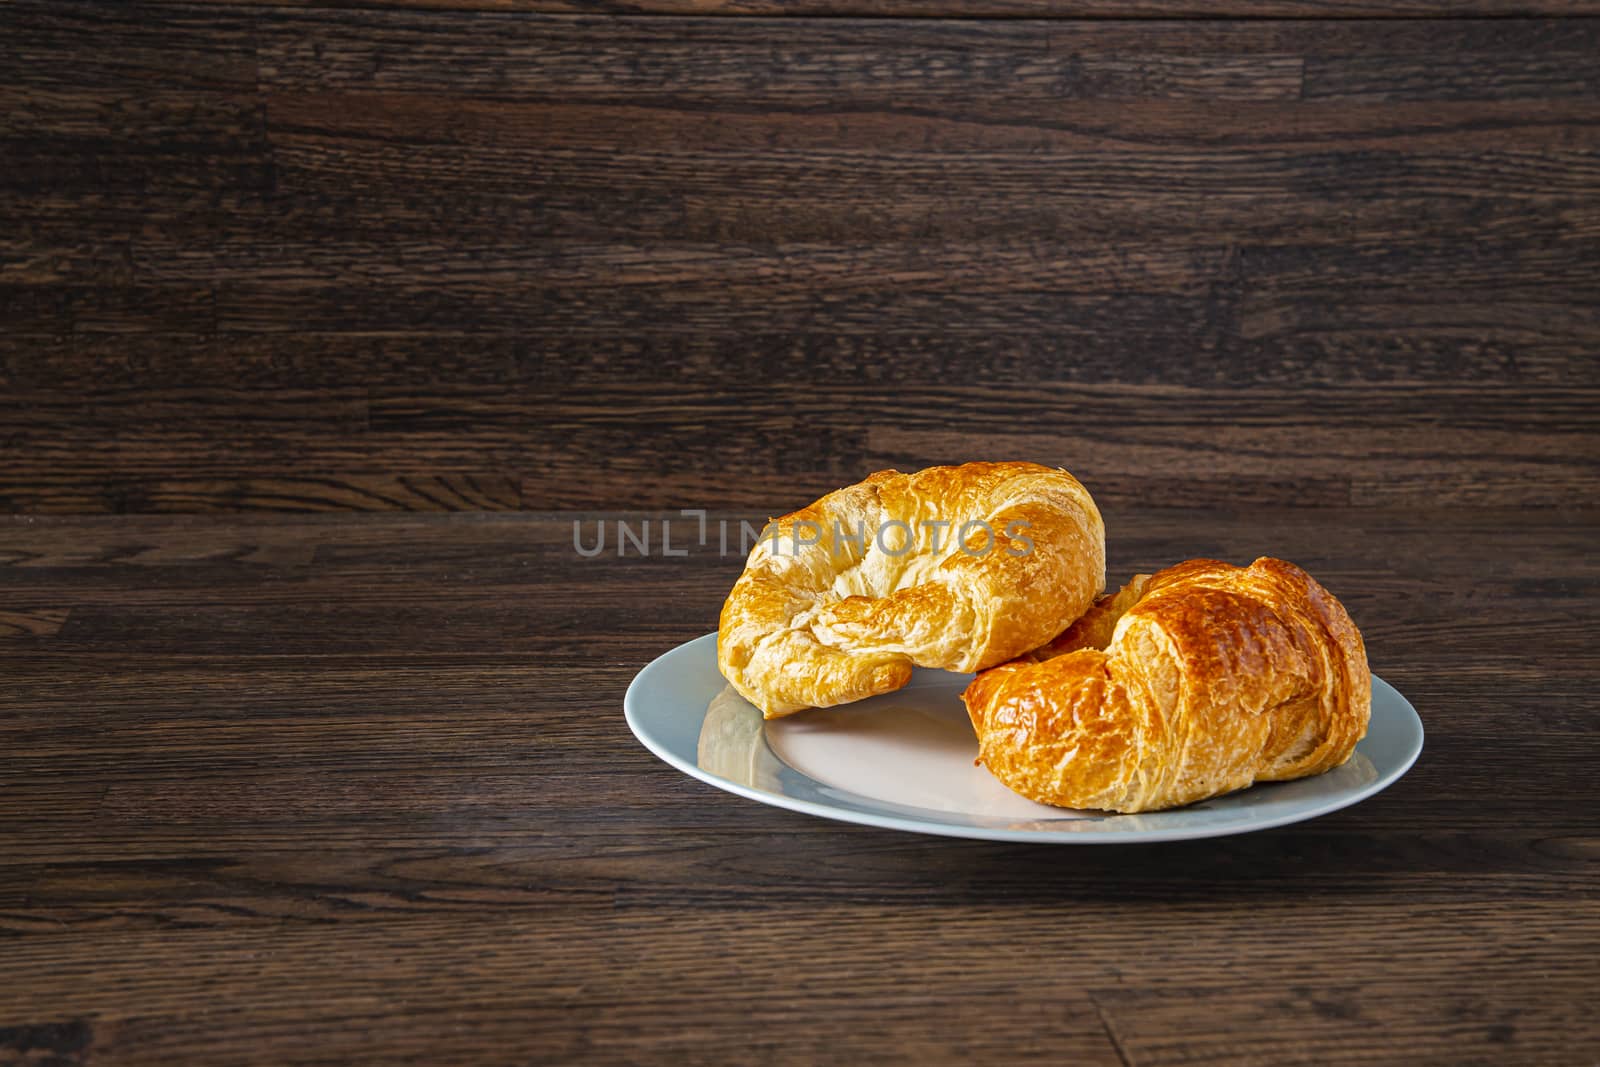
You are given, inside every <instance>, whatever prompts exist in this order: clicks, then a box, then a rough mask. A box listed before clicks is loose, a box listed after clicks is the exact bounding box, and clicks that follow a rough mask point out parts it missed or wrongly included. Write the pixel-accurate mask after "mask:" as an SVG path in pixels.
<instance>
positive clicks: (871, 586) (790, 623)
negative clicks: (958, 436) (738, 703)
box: [717, 463, 1105, 719]
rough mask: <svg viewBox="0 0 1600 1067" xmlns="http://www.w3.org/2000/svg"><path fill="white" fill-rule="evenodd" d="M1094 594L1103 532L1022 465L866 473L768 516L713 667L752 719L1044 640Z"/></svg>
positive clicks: (1071, 491) (1044, 477)
mask: <svg viewBox="0 0 1600 1067" xmlns="http://www.w3.org/2000/svg"><path fill="white" fill-rule="evenodd" d="M1104 588H1105V526H1104V524H1103V523H1102V521H1101V518H1100V512H1099V509H1097V508H1096V507H1095V504H1094V500H1093V499H1092V498H1091V497H1090V496H1089V492H1088V490H1086V489H1084V487H1083V486H1082V485H1080V484H1079V483H1078V481H1077V479H1075V478H1074V477H1072V475H1070V474H1068V473H1067V472H1065V471H1061V470H1055V469H1052V468H1049V467H1042V466H1039V465H1038V464H1034V463H967V464H963V465H961V466H958V467H930V468H928V469H927V470H924V471H920V472H918V473H916V474H901V473H900V472H899V471H892V470H888V471H879V472H878V473H876V474H873V475H871V476H870V477H868V478H867V479H866V480H865V481H862V482H858V483H857V484H855V485H851V486H847V487H845V488H843V489H840V490H837V491H836V492H832V493H829V494H828V495H827V496H825V497H823V498H822V499H821V500H818V501H817V502H816V503H814V504H812V505H810V506H809V507H806V508H803V509H801V510H800V511H796V512H794V513H793V514H790V515H785V516H784V517H783V518H781V519H778V520H776V521H775V522H774V523H772V524H770V525H769V526H768V528H767V530H766V532H764V533H763V535H762V537H761V539H760V540H759V541H758V542H757V543H756V546H755V548H754V549H752V550H751V552H750V556H749V559H748V561H747V562H746V564H745V569H744V573H743V574H741V575H740V576H739V580H738V581H737V582H736V583H735V584H734V587H733V591H732V592H731V593H729V594H728V599H727V602H726V603H725V604H724V605H723V608H722V617H721V619H720V621H719V623H718V627H717V666H718V667H719V668H720V669H721V671H722V674H723V676H724V677H725V678H727V679H728V681H729V682H730V683H732V684H733V687H734V688H735V689H737V690H738V691H739V693H740V695H742V696H743V697H744V698H745V699H747V700H749V701H750V702H751V703H752V704H755V705H756V706H757V707H759V708H760V709H761V710H762V712H763V713H764V714H765V715H766V717H767V718H769V719H770V718H775V717H777V716H780V715H787V714H789V713H790V712H794V711H799V710H800V709H802V708H808V707H830V706H832V705H835V704H843V703H846V702H848V701H852V700H861V699H863V698H865V697H869V696H874V695H876V694H879V693H887V692H890V691H891V690H895V689H899V688H900V687H901V686H903V685H905V684H906V682H907V681H909V680H910V678H911V668H912V666H913V665H917V666H922V667H939V668H943V669H945V670H951V671H976V670H981V669H982V668H984V667H991V666H993V665H995V664H997V663H1002V662H1004V661H1006V660H1008V659H1011V658H1012V657H1013V656H1017V655H1020V654H1021V653H1023V652H1026V651H1027V650H1028V649H1031V648H1035V647H1037V646H1038V645H1040V644H1042V643H1043V642H1045V641H1047V640H1049V639H1050V638H1051V637H1052V636H1054V635H1055V634H1056V633H1057V632H1058V631H1059V630H1060V629H1061V626H1062V620H1064V619H1075V618H1077V617H1078V616H1079V615H1081V614H1082V613H1083V612H1084V611H1085V610H1086V609H1087V608H1088V607H1089V606H1090V605H1091V604H1092V603H1093V602H1094V599H1095V597H1096V596H1098V595H1099V594H1100V592H1101V591H1102V590H1103V589H1104Z"/></svg>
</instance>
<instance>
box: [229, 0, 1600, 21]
mask: <svg viewBox="0 0 1600 1067" xmlns="http://www.w3.org/2000/svg"><path fill="white" fill-rule="evenodd" d="M220 2H221V3H225V4H228V5H230V6H232V5H238V6H240V7H245V8H253V7H260V6H270V7H278V6H280V5H279V4H277V3H273V4H270V5H263V0H220ZM286 6H318V5H317V3H316V0H290V3H289V4H288V5H286ZM395 6H398V7H407V8H423V9H433V10H452V11H473V12H477V11H489V12H500V11H506V10H508V9H509V10H513V11H520V12H541V13H559V14H565V13H571V14H579V15H594V14H620V15H626V14H654V15H674V16H685V15H715V16H720V17H730V16H742V17H749V16H752V15H761V16H796V15H804V16H811V17H828V18H834V17H839V18H850V17H861V16H868V17H873V18H900V19H919V18H944V19H948V18H1035V19H1048V18H1059V19H1080V18H1095V19H1098V18H1104V19H1171V18H1192V19H1197V18H1274V19H1279V18H1281V19H1311V20H1333V19H1347V18H1362V19H1397V20H1398V19H1420V20H1435V21H1438V20H1443V19H1447V18H1471V17H1479V18H1495V19H1507V18H1526V17H1530V16H1552V17H1572V18H1579V17H1588V16H1593V15H1596V14H1600V8H1597V7H1596V6H1595V5H1594V4H1593V3H1591V2H1590V0H1575V2H1571V3H1567V2H1561V3H1558V2H1557V0H1463V2H1461V3H1450V4H1444V3H1440V2H1439V0H1395V2H1393V3H1385V4H1380V3H1377V2H1375V0H1228V2H1226V3H1201V2H1199V0H1185V2H1180V3H1177V4H1172V3H1161V2H1158V0H793V2H788V0H398V3H397V4H396V5H395Z"/></svg>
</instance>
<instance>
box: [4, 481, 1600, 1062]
mask: <svg viewBox="0 0 1600 1067" xmlns="http://www.w3.org/2000/svg"><path fill="white" fill-rule="evenodd" d="M669 517H671V516H670V515H667V514H663V513H636V514H631V515H628V516H626V518H627V520H628V521H630V522H631V523H633V524H634V525H635V527H636V528H637V526H638V524H640V523H641V522H642V521H644V520H646V519H651V520H654V521H657V522H659V521H660V520H662V519H664V518H669ZM736 517H738V516H737V513H732V514H713V515H711V516H708V519H709V520H710V521H712V522H716V521H717V520H718V519H721V518H736ZM574 518H580V519H582V520H584V521H593V520H594V518H595V516H593V515H587V516H584V515H574V514H564V515H549V516H535V515H518V514H499V515H495V514H479V515H457V516H425V515H394V516H377V515H368V516H362V515H343V516H318V515H306V516H289V515H276V516H274V515H266V516H249V517H232V518H223V517H209V516H193V515H171V516H116V517H110V516H91V517H77V518H70V517H69V518H54V517H38V516H16V517H11V518H9V519H4V520H0V596H3V598H4V600H3V603H4V605H5V606H6V609H7V612H8V613H10V614H15V613H16V612H15V611H13V610H12V608H11V605H24V606H25V607H24V608H23V609H22V611H21V613H22V614H23V615H25V616H27V617H29V618H43V619H45V620H47V621H51V622H57V621H59V623H60V625H59V627H53V626H52V627H43V628H36V629H35V630H34V631H33V632H20V633H10V634H8V636H6V637H5V638H4V639H3V640H0V677H4V679H5V693H6V698H5V702H4V704H3V706H0V751H4V752H5V753H6V758H5V760H4V761H3V763H0V942H3V943H4V944H5V946H6V948H5V953H4V959H5V973H6V981H5V982H3V983H0V1062H5V1061H9V1062H21V1063H32V1062H41V1061H44V1062H62V1063H72V1062H86V1063H90V1062H92V1063H147V1062H171V1061H174V1060H182V1061H206V1062H236V1063H285V1062H288V1063H318V1062H321V1063H329V1062H338V1061H349V1060H352V1059H359V1060H381V1061H384V1062H393V1061H400V1060H408V1059H410V1060H419V1061H438V1060H441V1059H449V1060H451V1061H452V1062H489V1061H493V1062H505V1061H507V1060H526V1059H530V1058H532V1059H545V1060H568V1061H570V1060H582V1061H584V1062H604V1063H612V1062H617V1063H621V1062H639V1061H650V1062H659V1061H662V1060H672V1061H679V1060H682V1061H688V1062H705V1063H723V1062H727V1063H736V1062H747V1061H748V1059H749V1057H750V1055H751V1053H752V1050H754V1051H756V1052H758V1053H759V1054H760V1055H761V1056H762V1057H763V1058H766V1059H769V1060H775V1061H781V1062H787V1061H791V1060H804V1061H813V1060H832V1059H835V1058H838V1057H845V1058H850V1059H861V1060H873V1061H876V1060H880V1059H886V1060H904V1059H906V1058H912V1057H914V1058H916V1059H919V1060H923V1061H930V1062H970V1061H971V1060H972V1059H974V1058H976V1059H989V1060H1004V1061H1007V1062H1011V1061H1013V1060H1037V1061H1044V1062H1059V1061H1060V1060H1062V1059H1063V1058H1066V1059H1071V1060H1072V1061H1073V1062H1077V1063H1091V1064H1098V1063H1105V1064H1108V1065H1113V1067H1130V1065H1131V1067H1150V1065H1161V1064H1183V1063H1224V1062H1225V1063H1241V1064H1263V1065H1265V1064H1279V1063H1284V1062H1291V1063H1308V1064H1309V1063H1351V1064H1355V1063H1370V1062H1374V1061H1392V1060H1395V1059H1397V1058H1404V1059H1406V1060H1407V1061H1411V1062H1417V1061H1421V1062H1430V1061H1431V1062H1444V1061H1449V1062H1468V1063H1471V1062H1481V1063H1491V1062H1492V1063H1496V1064H1542V1063H1562V1062H1569V1061H1570V1060H1571V1059H1572V1054H1573V1052H1574V1050H1582V1049H1586V1048H1589V1047H1592V1045H1593V1043H1594V1041H1595V1040H1596V1039H1600V1029H1597V1025H1596V1022H1595V1018H1594V1015H1593V1013H1592V1012H1591V1011H1589V1010H1588V1007H1587V1005H1588V1002H1589V999H1590V992H1591V990H1592V988H1593V985H1594V980H1595V977H1596V971H1595V962H1594V961H1595V959H1596V953H1597V952H1600V907H1597V904H1596V900H1597V896H1596V892H1597V889H1600V881H1597V878H1600V868H1597V863H1600V837H1597V836H1596V834H1595V818H1594V817H1595V813H1596V811H1597V810H1600V791H1597V786H1596V784H1595V778H1594V775H1593V774H1592V766H1591V764H1592V755H1591V752H1590V747H1591V746H1590V745H1589V739H1590V738H1591V737H1592V736H1593V733H1594V730H1595V729H1596V727H1597V726H1600V702H1597V698H1596V692H1597V687H1596V684H1595V683H1596V679H1597V671H1596V668H1597V663H1596V659H1595V649H1594V647H1593V640H1592V636H1593V633H1594V632H1595V626H1596V623H1597V622H1600V558H1597V557H1596V556H1595V554H1594V552H1593V551H1592V548H1593V544H1594V538H1595V535H1596V532H1597V531H1600V513H1596V512H1594V511H1576V510H1558V509H1547V510H1544V511H1527V510H1499V511H1496V510H1493V509H1474V510H1463V509H1453V508H1446V509H1432V510H1428V509H1415V508H1408V509H1404V510H1393V509H1387V508H1383V507H1369V508H1361V509H1352V508H1339V509H1328V510H1320V511H1319V510H1316V509H1309V508H1303V507H1297V508H1293V509H1281V508H1279V509H1258V510H1233V511H1202V510H1197V509H1193V508H1152V507H1149V506H1148V505H1126V506H1124V505H1118V506H1112V507H1108V509H1107V524H1108V528H1109V529H1110V531H1111V532H1112V537H1111V539H1110V561H1109V562H1110V568H1111V571H1112V573H1113V577H1114V578H1120V577H1122V576H1124V575H1126V574H1128V573H1130V572H1132V571H1133V570H1136V569H1148V568H1151V567H1154V566H1159V565H1161V564H1164V563H1167V562H1171V561H1173V560H1175V559H1177V558H1180V557H1184V556H1189V555H1194V554H1199V553H1205V554H1212V555H1216V556H1220V557H1222V558H1227V559H1235V560H1246V559H1249V558H1251V557H1252V556H1253V555H1255V554H1257V553H1260V552H1263V551H1273V552H1276V553H1279V554H1281V555H1283V556H1285V557H1287V558H1291V559H1294V560H1296V561H1298V562H1300V563H1302V564H1303V565H1305V566H1306V567H1308V568H1309V569H1310V570H1311V571H1312V572H1313V573H1315V574H1317V575H1318V576H1319V577H1320V578H1321V579H1322V580H1323V581H1324V582H1325V583H1326V584H1327V585H1328V587H1329V588H1330V589H1332V590H1333V591H1334V592H1335V593H1336V594H1337V595H1338V596H1340V598H1341V599H1342V600H1343V601H1344V602H1345V603H1346V604H1347V605H1348V606H1349V608H1350V610H1351V612H1352V615H1353V616H1354V617H1355V618H1356V620H1357V621H1358V623H1359V624H1360V625H1361V627H1362V629H1363V632H1364V633H1365V635H1366V640H1367V644H1368V647H1369V650H1370V654H1371V657H1372V662H1373V666H1374V669H1375V670H1377V671H1378V673H1380V674H1381V675H1383V676H1384V677H1385V678H1387V679H1388V680H1390V681H1391V682H1393V683H1394V684H1396V685H1397V686H1399V687H1400V688H1401V690H1402V691H1403V692H1405V693H1406V694H1407V695H1408V696H1409V697H1410V698H1411V699H1412V700H1413V702H1414V703H1415V704H1416V705H1417V707H1418V709H1419V711H1420V712H1421V714H1422V717H1423V719H1424V722H1425V723H1426V728H1427V730H1428V740H1427V748H1426V750H1425V751H1424V753H1423V755H1422V758H1421V760H1420V762H1419V763H1418V764H1417V766H1416V767H1415V768H1414V769H1413V770H1412V771H1411V772H1410V773H1409V774H1408V775H1407V776H1406V777H1405V778H1404V779H1402V780H1401V781H1400V782H1399V783H1397V784H1396V785H1394V786H1393V787H1392V788H1390V789H1389V790H1387V791H1386V792H1384V793H1383V794H1381V795H1379V796H1377V797H1375V798H1372V799H1371V800H1368V801H1366V802H1364V803H1362V804H1360V805H1358V806H1356V807H1353V808H1350V809H1347V810H1345V811H1341V812H1337V813H1334V814H1332V815H1328V816H1325V817H1323V818H1321V819H1317V820H1314V821H1311V822H1308V823H1304V824H1300V825H1297V826H1293V827H1287V828H1283V829H1278V830H1271V831H1266V832H1262V833H1258V834H1251V835H1244V836H1239V837H1231V838H1221V839H1214V840H1209V841H1194V842H1186V843H1180V844H1176V845H1152V846H1142V847H1139V846H1136V847H1127V848H1085V849H1066V850H1062V849H1050V848H1036V847H1028V846H1023V845H1013V844H997V843H987V842H977V841H961V840H951V839H941V838H932V837H921V836H917V835H901V834H894V833H889V832H887V831H878V830H872V829H867V828H863V827H854V826H848V825H843V824H835V823H829V822H825V821H822V820H818V819H812V818H808V817H806V816H802V815H798V814H794V813H790V812H785V811H779V810H776V809H772V808H767V807H763V806H760V805H757V804H753V803H750V802H748V801H745V800H742V799H740V798H737V797H733V796H730V795H726V794H722V793H718V792H716V791H714V790H712V789H710V788H709V787H707V786H704V785H703V784H701V783H699V782H696V781H693V780H692V779H689V778H688V777H686V776H683V775H680V774H678V773H676V772H674V771H672V770H671V769H670V768H668V767H666V766H665V765H663V764H661V763H660V762H659V761H657V760H656V759H655V758H654V757H653V756H651V755H650V754H649V753H648V752H647V751H645V750H644V749H643V748H642V747H641V746H639V745H638V744H637V743H636V742H635V741H634V740H633V739H632V738H631V737H630V736H629V734H628V731H627V728H626V726H625V724H624V723H623V721H622V716H621V712H620V700H621V694H622V691H623V689H624V688H625V686H626V685H627V683H628V682H629V680H630V679H631V678H632V676H633V674H634V672H635V671H636V670H637V669H638V668H639V667H640V666H641V665H642V664H643V663H644V662H645V661H646V660H648V659H649V658H651V657H652V656H654V655H656V654H658V653H659V652H661V651H664V650H666V649H667V648H669V647H671V646H672V645H674V644H676V643H678V642H680V641H682V640H685V639H687V638H689V637H692V636H696V635H698V634H700V633H702V632H705V631H707V630H709V629H710V628H711V627H712V626H713V625H714V620H715V615H716V611H717V609H718V607H719V605H720V603H721V599H722V596H723V594H724V593H725V591H726V589H727V588H728V587H729V586H730V585H731V583H732V581H733V578H734V577H735V575H736V573H737V570H738V568H739V566H740V565H741V560H740V559H739V558H724V557H722V556H721V555H720V554H719V553H718V552H717V551H716V547H715V544H714V543H713V544H711V545H709V546H707V548H706V549H705V550H700V549H697V550H695V551H692V552H690V554H689V555H687V556H685V557H674V558H662V557H660V556H659V555H654V556H650V557H638V556H635V555H629V556H627V557H623V558H618V557H617V556H616V555H614V554H612V553H609V552H608V553H606V554H604V555H602V556H599V557H597V558H594V559H583V558H581V557H579V556H577V555H576V554H575V553H574V551H573V549H572V543H571V535H572V522H573V520H574ZM3 617H9V615H6V616H0V618H3ZM1065 852H1070V853H1072V854H1071V855H1066V854H1065ZM1019 1018H1023V1019H1026V1020H1028V1023H1027V1025H1026V1026H1019V1025H1018V1023H1017V1020H1018V1019H1019Z"/></svg>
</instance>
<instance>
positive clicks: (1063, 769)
mask: <svg viewBox="0 0 1600 1067" xmlns="http://www.w3.org/2000/svg"><path fill="white" fill-rule="evenodd" d="M962 699H963V700H964V701H965V702H966V705H967V711H968V714H969V715H970V716H971V718H972V725H973V728H974V729H975V730H976V731H977V734H978V741H979V760H980V762H981V763H983V764H984V765H985V766H987V767H988V769H989V770H990V772H991V773H993V774H994V775H995V777H997V778H999V779H1000V780H1001V781H1002V782H1004V783H1005V784H1006V785H1008V786H1009V787H1011V789H1012V790H1014V791H1015V792H1017V793H1020V794H1022V795H1023V796H1025V797H1028V798H1029V799H1031V800H1036V801H1039V802H1041V803H1044V804H1053V805H1056V806H1060V807H1069V808H1097V809H1102V810H1107V811H1119V812H1139V811H1152V810H1156V809H1159V808H1171V807H1177V806H1180V805H1183V804H1191V803H1194V802H1195V801H1198V800H1203V799H1205V798H1207V797H1212V796H1217V795H1219V794H1222V793H1228V792H1231V791H1233V790H1236V789H1243V788H1244V787H1245V786H1248V785H1250V784H1251V783H1252V782H1258V781H1282V780H1286V779H1291V778H1303V777H1307V776H1309V775H1314V774H1321V773H1322V772H1323V771H1327V770H1330V769H1332V768H1334V767H1337V766H1339V765H1340V764H1342V763H1344V762H1345V760H1347V759H1349V758H1350V754H1351V753H1352V752H1353V751H1354V750H1355V746H1356V742H1357V741H1359V740H1361V738H1362V737H1363V736H1365V735H1366V731H1367V722H1368V719H1369V717H1370V715H1371V708H1372V675H1371V674H1370V672H1369V670H1368V668H1367V655H1366V649H1365V647H1364V645H1363V644H1362V640H1361V634H1360V632H1359V631H1358V630H1357V629H1356V627H1355V624H1354V623H1352V622H1351V621H1350V616H1349V615H1348V614H1347V613H1346V612H1345V610H1344V607H1343V606H1342V605H1341V604H1340V603H1339V602H1338V600H1336V599H1335V598H1334V597H1333V595H1332V594H1330V593H1329V592H1328V591H1327V590H1326V589H1324V588H1323V587H1322V586H1321V585H1319V584H1318V583H1317V582H1316V580H1315V579H1313V578H1312V577H1311V576H1310V575H1308V574H1307V573H1306V572H1305V571H1303V570H1301V569H1300V568H1299V567H1296V566H1295V565H1294V564H1292V563H1286V562H1284V561H1283V560H1278V559H1270V558H1262V559H1258V560H1256V561H1255V562H1254V563H1252V564H1251V565H1250V566H1249V567H1235V566H1231V565H1229V564H1226V563H1219V562H1217V561H1216V560H1205V559H1197V560H1189V561H1188V562H1186V563H1180V564H1178V565H1176V566H1174V567H1169V568H1167V569H1166V570H1163V571H1160V572H1158V573H1157V574H1155V575H1153V576H1145V575H1140V576H1138V577H1136V578H1135V579H1134V580H1133V581H1132V582H1130V583H1129V584H1128V586H1127V587H1125V588H1124V589H1123V590H1122V591H1121V592H1120V593H1118V594H1117V595H1116V596H1114V597H1106V598H1104V599H1103V600H1102V601H1100V603H1098V604H1096V605H1095V606H1094V607H1093V608H1092V609H1090V610H1089V611H1088V612H1087V613H1086V614H1085V615H1084V617H1083V618H1081V619H1079V620H1078V621H1077V622H1076V623H1074V624H1073V625H1072V626H1070V627H1069V628H1068V629H1067V630H1066V631H1064V632H1063V633H1062V634H1061V635H1060V636H1058V637H1057V638H1056V639H1055V640H1053V641H1051V642H1050V643H1049V644H1047V645H1045V646H1043V647H1042V648H1039V649H1037V650H1035V651H1034V652H1032V653H1030V654H1028V655H1025V656H1023V657H1021V658H1019V659H1016V660H1014V661H1012V662H1010V663H1006V664H1002V665H1001V666H998V667H995V668H994V669H992V670H988V671H985V672H983V673H982V674H980V675H978V677H977V678H976V679H974V680H973V682H972V684H971V685H970V686H968V687H967V690H966V692H965V693H964V694H962Z"/></svg>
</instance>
